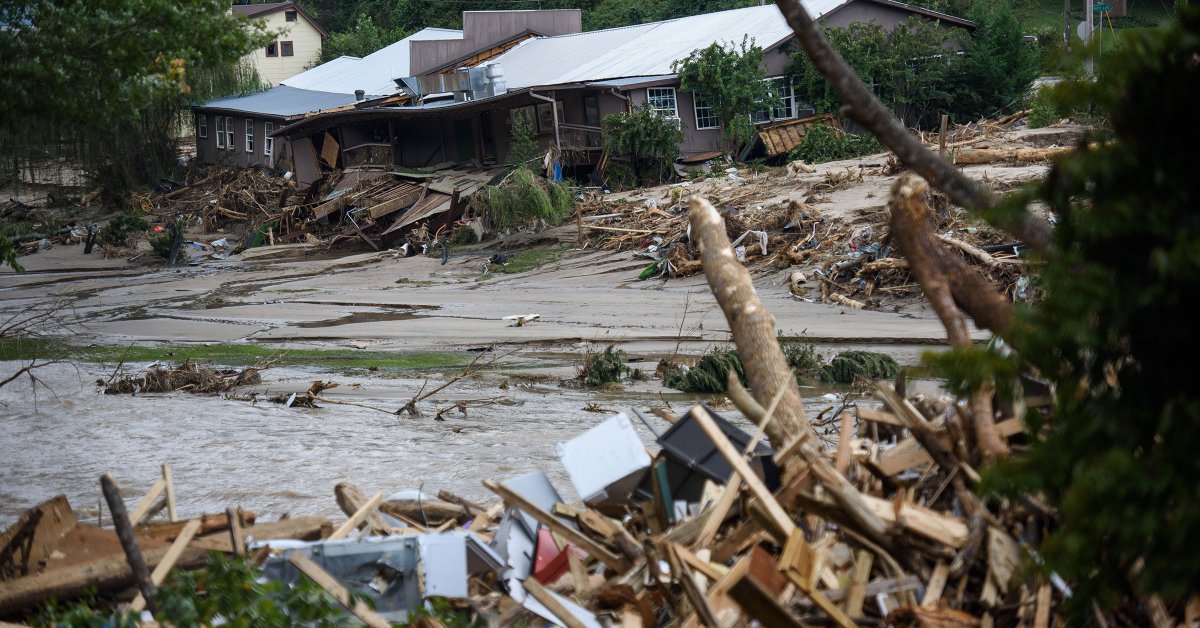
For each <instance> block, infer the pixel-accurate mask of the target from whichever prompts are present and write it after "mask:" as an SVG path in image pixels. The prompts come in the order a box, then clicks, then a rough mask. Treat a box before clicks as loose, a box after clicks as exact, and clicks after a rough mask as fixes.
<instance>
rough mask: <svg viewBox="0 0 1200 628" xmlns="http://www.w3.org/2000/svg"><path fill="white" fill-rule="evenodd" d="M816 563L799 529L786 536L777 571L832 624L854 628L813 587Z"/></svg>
mask: <svg viewBox="0 0 1200 628" xmlns="http://www.w3.org/2000/svg"><path fill="white" fill-rule="evenodd" d="M755 549H758V548H755ZM816 562H817V561H816V557H815V556H813V549H812V546H810V545H809V544H808V540H807V539H805V538H804V531H803V530H800V529H799V528H797V529H795V530H793V531H792V534H791V535H790V536H788V540H787V545H785V546H784V548H783V555H782V556H781V557H780V558H779V563H780V564H779V570H780V571H782V572H783V575H784V576H786V577H787V579H788V580H790V581H791V582H792V584H794V585H796V588H797V589H799V590H800V592H801V593H803V594H805V595H807V596H808V598H809V599H810V600H812V601H813V603H814V604H816V605H817V607H818V608H820V609H821V610H822V611H823V612H824V613H825V614H826V615H828V616H829V618H830V619H831V620H833V622H834V623H836V624H837V625H839V626H842V627H843V628H854V627H855V626H856V625H857V624H855V623H854V621H853V620H851V619H850V618H849V617H847V616H846V614H845V613H843V612H842V609H840V608H838V607H837V605H835V604H834V603H833V602H831V601H830V600H829V598H827V597H825V595H824V594H823V593H821V592H820V591H818V590H817V588H816V587H815V586H813V584H812V579H813V569H814V568H815V567H816Z"/></svg>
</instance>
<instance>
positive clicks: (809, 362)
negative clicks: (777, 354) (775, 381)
mask: <svg viewBox="0 0 1200 628" xmlns="http://www.w3.org/2000/svg"><path fill="white" fill-rule="evenodd" d="M779 348H780V349H782V350H783V358H784V359H785V360H787V363H788V366H789V367H791V369H792V370H793V371H794V372H795V374H796V382H797V383H800V382H810V381H813V380H816V379H820V377H821V368H822V367H823V366H824V365H823V364H822V363H821V356H820V355H817V347H816V346H815V345H813V344H812V343H811V342H801V341H799V340H785V339H783V338H780V339H779Z"/></svg>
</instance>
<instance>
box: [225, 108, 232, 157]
mask: <svg viewBox="0 0 1200 628" xmlns="http://www.w3.org/2000/svg"><path fill="white" fill-rule="evenodd" d="M225 149H226V150H233V116H226V117H225Z"/></svg>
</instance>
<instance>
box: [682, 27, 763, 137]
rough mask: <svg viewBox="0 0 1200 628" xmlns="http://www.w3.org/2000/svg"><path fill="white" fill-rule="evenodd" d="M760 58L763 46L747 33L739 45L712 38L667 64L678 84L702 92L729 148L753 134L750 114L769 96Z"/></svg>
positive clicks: (685, 88)
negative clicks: (707, 43) (704, 45)
mask: <svg viewBox="0 0 1200 628" xmlns="http://www.w3.org/2000/svg"><path fill="white" fill-rule="evenodd" d="M762 61H763V49H762V48H760V47H759V46H757V45H755V44H754V43H753V41H751V40H750V38H749V37H747V38H745V39H743V40H742V44H741V47H740V48H738V47H735V46H726V45H724V44H721V43H717V42H714V43H713V44H712V45H710V46H708V47H707V48H701V49H699V50H693V51H692V53H691V54H690V55H688V56H687V58H685V59H682V60H679V61H676V62H675V63H673V64H671V69H672V70H673V71H674V72H675V73H676V74H678V75H679V86H680V88H682V89H683V90H685V91H690V92H693V93H695V94H697V95H698V96H702V97H703V98H704V100H705V102H707V103H708V106H709V107H711V108H712V112H713V114H714V115H715V116H716V117H717V120H718V122H719V124H720V125H721V135H722V136H723V137H724V138H725V140H726V142H728V143H729V145H730V147H731V148H732V147H733V146H736V145H737V144H740V143H744V142H748V141H750V139H751V138H753V137H754V123H753V122H752V121H751V120H750V115H751V114H753V113H754V112H755V111H759V110H762V109H764V108H767V107H769V106H770V105H771V102H772V100H773V98H772V94H771V88H770V86H769V85H768V84H767V83H766V81H764V80H763V79H764V78H765V77H764V76H763V70H762Z"/></svg>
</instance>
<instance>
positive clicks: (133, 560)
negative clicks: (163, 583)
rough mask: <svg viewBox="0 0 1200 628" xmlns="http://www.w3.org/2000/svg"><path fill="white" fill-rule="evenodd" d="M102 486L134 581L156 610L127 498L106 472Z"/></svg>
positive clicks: (101, 482) (150, 606)
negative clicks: (126, 507)
mask: <svg viewBox="0 0 1200 628" xmlns="http://www.w3.org/2000/svg"><path fill="white" fill-rule="evenodd" d="M100 487H101V488H102V489H103V490H104V501H106V502H108V510H109V512H111V513H112V519H113V526H115V527H116V528H117V538H118V539H120V540H121V547H122V548H124V549H125V558H126V560H128V561H129V567H130V569H131V570H132V572H133V578H134V582H135V583H136V584H137V586H138V590H139V591H141V593H142V596H143V597H144V598H146V607H147V608H149V609H150V612H151V613H153V612H154V589H155V587H154V583H153V582H152V581H151V580H150V569H149V568H148V567H146V559H145V557H143V556H142V549H141V548H140V547H138V541H137V531H136V530H134V528H133V523H131V522H130V520H129V512H128V511H127V510H125V500H124V499H121V489H120V488H118V487H117V480H116V479H115V478H114V477H113V476H111V475H109V474H107V473H105V474H104V475H103V476H102V477H101V478H100Z"/></svg>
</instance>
